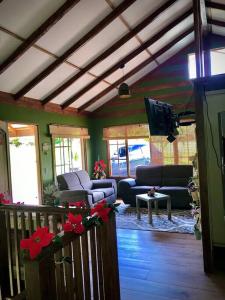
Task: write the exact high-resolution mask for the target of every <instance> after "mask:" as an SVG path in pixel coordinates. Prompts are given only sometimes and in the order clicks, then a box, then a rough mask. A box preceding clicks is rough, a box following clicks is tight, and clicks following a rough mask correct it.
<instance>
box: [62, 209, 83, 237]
mask: <svg viewBox="0 0 225 300" xmlns="http://www.w3.org/2000/svg"><path fill="white" fill-rule="evenodd" d="M67 217H68V221H67V222H66V223H65V224H64V225H63V229H64V231H65V232H71V231H73V232H75V233H76V234H82V233H83V232H84V231H85V227H84V225H83V224H82V220H83V217H82V215H81V214H79V215H76V216H74V215H73V214H71V213H69V214H68V215H67Z"/></svg>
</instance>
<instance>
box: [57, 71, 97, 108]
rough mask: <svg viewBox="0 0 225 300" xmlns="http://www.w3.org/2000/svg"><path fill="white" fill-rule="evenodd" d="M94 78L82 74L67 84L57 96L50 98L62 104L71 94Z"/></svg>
mask: <svg viewBox="0 0 225 300" xmlns="http://www.w3.org/2000/svg"><path fill="white" fill-rule="evenodd" d="M93 80H94V78H93V77H92V76H90V75H88V74H85V75H83V76H82V77H81V78H79V79H78V80H77V81H76V82H74V83H73V84H72V85H71V86H69V87H68V88H67V89H66V90H65V91H63V92H62V93H61V94H59V95H58V96H57V97H55V98H54V100H52V102H53V103H57V104H62V103H63V102H65V101H66V100H68V99H69V98H70V97H71V96H73V95H74V94H76V93H77V92H78V91H79V90H81V89H82V88H83V87H85V86H86V85H88V83H90V82H91V81H93Z"/></svg>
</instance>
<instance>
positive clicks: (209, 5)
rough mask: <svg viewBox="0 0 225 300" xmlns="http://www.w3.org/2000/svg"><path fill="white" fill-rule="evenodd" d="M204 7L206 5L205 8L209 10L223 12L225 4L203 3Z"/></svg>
mask: <svg viewBox="0 0 225 300" xmlns="http://www.w3.org/2000/svg"><path fill="white" fill-rule="evenodd" d="M205 5H206V7H209V8H215V9H220V10H225V4H222V3H217V2H211V1H205Z"/></svg>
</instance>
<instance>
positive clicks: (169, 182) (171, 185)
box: [118, 165, 193, 209]
mask: <svg viewBox="0 0 225 300" xmlns="http://www.w3.org/2000/svg"><path fill="white" fill-rule="evenodd" d="M192 176H193V168H192V166H190V165H163V166H151V165H149V166H138V167H137V168H136V178H135V179H133V178H127V179H122V180H120V181H119V184H118V194H119V196H120V197H121V198H122V199H123V201H124V202H125V203H127V204H130V205H131V206H135V205H136V201H135V200H136V195H138V194H144V193H147V191H149V190H150V189H151V188H152V187H155V188H156V189H157V190H158V192H159V193H162V194H168V195H170V196H171V200H172V208H177V209H188V208H190V205H189V203H190V202H191V197H190V195H189V193H188V189H187V184H188V180H189V178H190V177H192ZM159 207H161V208H166V201H165V202H163V201H160V202H159Z"/></svg>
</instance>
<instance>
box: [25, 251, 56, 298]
mask: <svg viewBox="0 0 225 300" xmlns="http://www.w3.org/2000/svg"><path fill="white" fill-rule="evenodd" d="M24 270H25V282H26V295H27V299H29V300H46V299H57V295H56V280H55V262H54V256H53V255H52V256H48V257H47V258H45V259H42V260H41V261H29V260H27V261H25V263H24Z"/></svg>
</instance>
